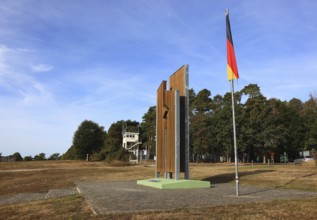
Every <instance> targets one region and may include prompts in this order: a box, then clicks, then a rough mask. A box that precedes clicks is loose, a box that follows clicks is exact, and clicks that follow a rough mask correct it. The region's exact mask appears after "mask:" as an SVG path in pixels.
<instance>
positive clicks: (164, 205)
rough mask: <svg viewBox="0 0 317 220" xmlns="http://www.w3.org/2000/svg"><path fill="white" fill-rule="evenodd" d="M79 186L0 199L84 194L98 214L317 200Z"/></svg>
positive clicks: (123, 184)
mask: <svg viewBox="0 0 317 220" xmlns="http://www.w3.org/2000/svg"><path fill="white" fill-rule="evenodd" d="M76 184H77V189H52V190H49V191H48V192H45V193H20V194H17V195H13V196H0V205H4V204H14V203H23V202H30V201H36V200H44V199H49V198H56V197H63V196H69V195H74V194H77V193H81V194H82V195H83V196H84V197H85V199H86V200H87V202H88V204H89V206H90V208H91V209H92V210H93V212H94V213H95V214H97V215H105V214H113V213H133V212H144V211H165V210H173V209H179V208H197V207H207V206H216V205H230V204H240V203H254V202H265V201H272V200H279V199H280V200H283V199H296V198H307V197H317V193H315V192H307V191H299V190H287V189H267V188H259V187H254V186H240V196H239V197H236V196H235V184H234V183H220V184H212V186H211V187H210V188H204V189H165V190H162V189H156V188H151V187H147V186H141V185H137V182H136V181H84V182H77V183H76Z"/></svg>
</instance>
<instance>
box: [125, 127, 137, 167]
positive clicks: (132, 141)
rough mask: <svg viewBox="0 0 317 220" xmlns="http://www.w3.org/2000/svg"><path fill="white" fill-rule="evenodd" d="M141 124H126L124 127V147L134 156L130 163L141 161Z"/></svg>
mask: <svg viewBox="0 0 317 220" xmlns="http://www.w3.org/2000/svg"><path fill="white" fill-rule="evenodd" d="M139 136H140V132H139V123H138V122H126V123H125V124H123V126H122V147H123V148H124V149H126V150H128V151H129V152H130V153H132V155H131V156H130V160H129V162H130V163H138V161H139V145H140V144H141V142H140V141H139Z"/></svg>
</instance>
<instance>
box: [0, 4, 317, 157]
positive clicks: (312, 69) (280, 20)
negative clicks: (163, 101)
mask: <svg viewBox="0 0 317 220" xmlns="http://www.w3.org/2000/svg"><path fill="white" fill-rule="evenodd" d="M226 8H229V10H230V20H231V30H232V35H233V42H234V47H235V52H236V58H237V63H238V69H239V74H240V79H239V81H238V82H237V83H236V90H240V89H242V88H243V87H244V86H245V85H248V84H250V83H256V84H258V85H259V86H260V88H261V91H262V93H263V94H264V95H265V96H266V97H267V98H272V97H275V98H278V99H281V100H287V101H288V100H290V99H292V98H294V97H296V98H299V99H301V100H302V101H306V100H308V98H309V94H310V93H312V94H314V95H316V93H317V89H316V85H317V76H316V73H317V41H316V39H317V14H316V9H317V2H316V1H311V0H294V1H292V2H291V4H290V1H289V0H266V1H263V0H239V1H233V0H230V1H229V0H222V1H216V0H213V1H212V0H195V1H189V0H188V1H187V0H185V1H184V0H104V1H103V0H52V1H40V0H37V1H34V0H15V1H11V0H2V1H1V4H0V102H1V105H0V117H1V123H0V131H1V138H0V152H1V153H2V155H9V154H12V153H14V152H20V153H21V155H22V156H23V157H24V156H28V155H32V156H34V155H36V154H39V153H42V152H44V153H46V155H47V156H50V155H51V154H53V153H56V152H58V153H64V152H66V151H67V149H68V148H69V147H70V146H71V144H72V137H73V134H74V132H75V131H76V129H77V128H78V126H79V125H80V123H81V122H82V121H83V120H85V119H88V120H93V121H95V122H97V123H98V124H99V125H102V126H104V127H105V128H106V130H107V129H108V128H109V126H110V125H111V124H112V123H114V122H116V121H118V120H128V119H131V120H137V121H141V120H142V116H143V115H144V113H146V112H147V110H148V108H149V107H150V106H153V105H155V104H156V90H157V88H158V86H159V84H160V83H161V81H162V80H165V79H168V77H169V75H171V74H172V73H173V72H174V71H175V70H177V69H178V68H179V67H181V66H182V65H183V64H189V78H190V81H189V83H190V87H191V88H193V89H194V90H195V91H196V92H198V91H199V90H201V89H204V88H207V89H209V90H210V91H211V92H212V96H214V95H216V94H221V95H223V94H225V93H226V92H229V91H230V84H229V82H228V81H227V75H226V62H227V61H226V34H225V9H226Z"/></svg>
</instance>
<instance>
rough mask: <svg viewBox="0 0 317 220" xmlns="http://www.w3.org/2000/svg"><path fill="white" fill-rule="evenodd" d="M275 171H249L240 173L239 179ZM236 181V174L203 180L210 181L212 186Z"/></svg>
mask: <svg viewBox="0 0 317 220" xmlns="http://www.w3.org/2000/svg"><path fill="white" fill-rule="evenodd" d="M273 171H275V170H255V171H248V172H239V177H240V178H241V177H243V176H248V175H255V174H261V173H268V172H273ZM234 180H235V173H234V172H232V173H225V174H219V175H215V176H210V177H207V178H204V179H202V181H209V182H210V183H211V184H217V183H228V182H231V181H234Z"/></svg>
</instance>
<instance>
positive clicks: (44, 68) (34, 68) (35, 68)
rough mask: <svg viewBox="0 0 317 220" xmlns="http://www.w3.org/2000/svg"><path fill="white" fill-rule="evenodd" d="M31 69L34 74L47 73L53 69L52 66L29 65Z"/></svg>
mask: <svg viewBox="0 0 317 220" xmlns="http://www.w3.org/2000/svg"><path fill="white" fill-rule="evenodd" d="M31 69H32V71H34V72H48V71H50V70H52V69H53V66H51V65H48V64H43V63H41V64H37V65H31Z"/></svg>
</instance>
